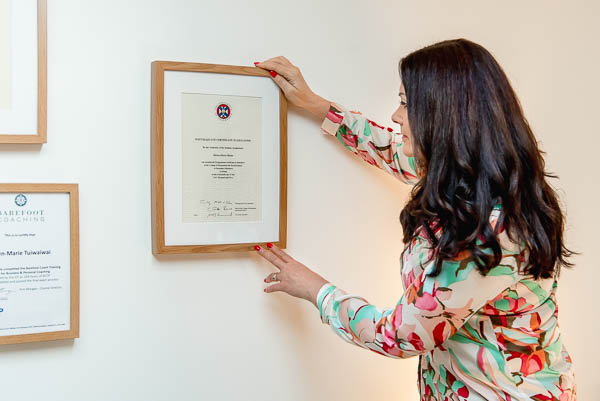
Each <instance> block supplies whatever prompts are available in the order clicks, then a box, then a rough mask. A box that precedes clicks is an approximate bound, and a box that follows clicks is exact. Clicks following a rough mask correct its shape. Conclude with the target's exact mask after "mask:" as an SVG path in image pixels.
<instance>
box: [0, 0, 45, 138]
mask: <svg viewBox="0 0 600 401" xmlns="http://www.w3.org/2000/svg"><path fill="white" fill-rule="evenodd" d="M28 2H37V3H34V4H33V6H32V7H36V9H37V16H36V17H35V21H34V22H37V24H36V25H37V26H35V27H34V26H32V29H36V32H35V37H36V38H37V43H36V44H35V46H36V49H34V52H35V53H36V56H37V57H36V60H37V65H35V66H26V67H27V68H23V66H22V65H21V64H20V62H19V63H17V62H16V59H17V58H19V59H21V57H15V62H14V63H12V67H11V70H15V71H21V70H28V71H29V70H31V71H35V72H34V76H33V77H31V78H32V79H31V80H35V79H36V78H37V88H36V89H34V90H33V91H31V93H30V91H18V95H19V96H20V97H25V98H27V101H26V102H25V103H28V104H37V106H36V107H33V108H28V107H20V106H19V108H18V111H17V112H13V110H0V144H43V143H46V141H47V2H46V0H12V7H13V8H16V7H17V5H18V7H19V8H22V7H24V8H27V5H26V3H28ZM30 14H31V13H28V12H25V11H24V12H18V13H17V12H13V13H12V16H13V17H15V16H16V15H30ZM11 22H12V25H15V24H19V25H21V26H22V25H23V24H25V25H33V24H31V21H21V20H18V19H17V20H13V21H11ZM15 36H16V35H15ZM25 43H27V44H31V40H27V39H22V38H16V39H13V43H12V49H11V52H12V54H15V52H16V51H17V50H18V51H19V54H20V53H21V50H23V49H21V48H20V47H18V46H21V45H24V44H25ZM29 50H31V49H24V51H23V54H29V53H31V52H30V51H29ZM28 52H29V53H28ZM25 58H27V57H25ZM12 60H13V59H12V58H11V61H12ZM28 62H32V61H31V60H29V61H28ZM15 74H16V73H13V74H12V81H18V82H22V81H28V80H29V75H23V76H22V77H21V73H19V76H20V78H15ZM23 74H24V73H23ZM11 85H12V83H11ZM13 89H15V90H17V88H13ZM14 92H15V91H14V90H13V92H12V93H11V97H14V96H15V94H14ZM34 97H35V99H33V98H34ZM19 104H21V102H20V103H19ZM32 114H36V115H32ZM3 120H4V121H3ZM7 120H10V122H7ZM15 126H16V127H18V128H15Z"/></svg>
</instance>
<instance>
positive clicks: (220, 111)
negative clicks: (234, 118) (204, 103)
mask: <svg viewBox="0 0 600 401" xmlns="http://www.w3.org/2000/svg"><path fill="white" fill-rule="evenodd" d="M217 116H218V117H219V118H220V119H221V120H227V119H228V118H229V117H231V107H229V105H228V104H225V103H221V104H220V105H218V106H217Z"/></svg>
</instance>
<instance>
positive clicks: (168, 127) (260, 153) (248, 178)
mask: <svg viewBox="0 0 600 401" xmlns="http://www.w3.org/2000/svg"><path fill="white" fill-rule="evenodd" d="M151 125H152V129H151V131H152V140H151V144H152V145H151V164H152V166H151V168H152V183H151V185H152V252H153V253H154V254H155V255H158V254H174V253H200V252H222V251H250V250H253V249H254V248H253V247H254V245H255V244H261V243H266V242H273V243H275V244H277V245H278V246H279V247H281V248H285V244H286V211H287V196H286V193H287V167H286V166H287V103H286V100H285V96H284V95H283V93H282V92H281V90H280V89H279V87H278V86H277V85H276V84H275V83H274V82H273V81H272V79H271V77H270V76H269V73H268V72H267V71H265V70H263V69H260V68H256V67H239V66H230V65H217V64H200V63H178V62H167V61H155V62H153V63H152V124H151Z"/></svg>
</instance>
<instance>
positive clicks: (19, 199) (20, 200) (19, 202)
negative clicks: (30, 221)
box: [15, 194, 27, 206]
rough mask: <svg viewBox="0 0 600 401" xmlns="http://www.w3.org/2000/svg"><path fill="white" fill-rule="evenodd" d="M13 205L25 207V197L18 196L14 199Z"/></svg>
mask: <svg viewBox="0 0 600 401" xmlns="http://www.w3.org/2000/svg"><path fill="white" fill-rule="evenodd" d="M15 204H16V205H17V206H25V205H26V204H27V197H26V196H25V195H23V194H19V195H17V196H16V197H15Z"/></svg>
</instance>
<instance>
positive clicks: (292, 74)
mask: <svg viewBox="0 0 600 401" xmlns="http://www.w3.org/2000/svg"><path fill="white" fill-rule="evenodd" d="M254 65H255V66H257V67H259V68H264V69H266V70H269V72H270V74H271V76H272V77H273V81H275V83H276V84H277V85H278V86H279V87H280V88H281V90H282V91H283V93H284V94H285V97H286V98H287V99H288V100H289V101H290V102H291V103H292V104H294V105H296V106H298V107H301V108H303V109H305V110H308V111H309V112H311V113H313V114H315V115H316V116H317V117H319V118H321V119H323V118H325V116H326V115H327V112H328V111H329V105H330V102H329V101H328V100H325V99H323V98H322V97H321V96H319V95H317V94H316V93H314V92H313V91H312V90H311V89H310V88H309V86H308V84H307V83H306V81H305V80H304V77H303V76H302V73H301V72H300V69H299V68H298V67H296V66H295V65H293V64H292V63H290V61H289V60H288V59H287V58H285V57H283V56H279V57H273V58H270V59H268V60H266V61H263V62H261V63H259V62H255V63H254Z"/></svg>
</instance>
